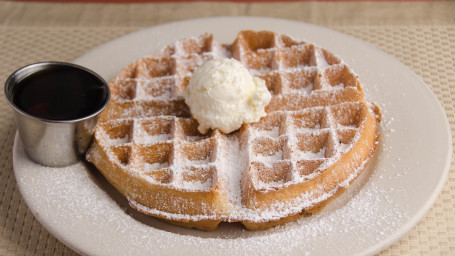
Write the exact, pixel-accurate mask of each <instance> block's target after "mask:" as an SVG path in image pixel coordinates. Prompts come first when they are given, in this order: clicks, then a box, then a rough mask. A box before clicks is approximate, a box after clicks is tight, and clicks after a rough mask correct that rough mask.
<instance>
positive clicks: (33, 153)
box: [4, 62, 110, 167]
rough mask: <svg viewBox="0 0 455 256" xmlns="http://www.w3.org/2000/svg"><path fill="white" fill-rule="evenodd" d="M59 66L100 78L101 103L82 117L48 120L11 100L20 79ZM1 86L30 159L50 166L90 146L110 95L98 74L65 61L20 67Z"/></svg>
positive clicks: (79, 154)
mask: <svg viewBox="0 0 455 256" xmlns="http://www.w3.org/2000/svg"><path fill="white" fill-rule="evenodd" d="M58 67H65V68H71V69H73V68H74V69H78V70H79V71H82V72H87V73H88V74H90V75H92V76H93V78H95V80H97V81H99V85H100V86H102V87H103V97H104V98H103V99H102V102H101V101H100V105H99V106H100V107H99V108H98V109H94V110H93V112H92V113H90V114H88V115H86V116H83V117H81V118H77V119H69V120H50V119H45V118H41V117H38V116H34V115H31V114H28V113H27V112H25V111H24V110H22V109H21V108H19V107H18V106H17V105H16V104H15V103H14V102H13V97H14V92H15V90H16V89H17V86H20V82H21V81H22V80H24V79H25V78H27V77H29V76H31V75H35V74H36V73H37V72H40V71H43V70H46V69H52V70H54V69H56V68H58ZM57 72H58V71H57ZM81 86H83V85H81ZM4 90H5V91H4V92H5V97H6V100H7V102H8V103H9V104H10V106H11V107H12V109H13V110H14V117H15V120H16V124H17V128H18V131H19V136H20V138H21V140H22V143H23V146H24V150H25V153H26V154H27V155H28V157H30V158H31V159H32V160H33V161H35V162H37V163H39V164H42V165H45V166H49V167H64V166H68V165H71V164H74V163H76V162H78V161H79V160H80V159H81V158H82V157H83V156H84V154H85V152H86V151H87V149H88V147H89V146H90V142H91V140H92V138H93V134H94V131H95V126H96V123H97V121H98V119H99V117H100V114H101V112H102V111H103V110H104V109H105V107H106V106H107V104H108V103H109V99H110V91H109V87H108V85H107V83H106V81H105V80H104V79H103V78H102V77H101V76H99V75H98V74H96V73H95V72H93V71H92V70H89V69H87V68H85V67H82V66H79V65H76V64H72V63H65V62H40V63H35V64H30V65H27V66H25V67H22V68H20V69H18V70H16V71H15V72H14V73H12V74H11V75H10V76H9V77H8V79H7V80H6V82H5V87H4Z"/></svg>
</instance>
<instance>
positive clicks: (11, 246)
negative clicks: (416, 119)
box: [0, 1, 455, 255]
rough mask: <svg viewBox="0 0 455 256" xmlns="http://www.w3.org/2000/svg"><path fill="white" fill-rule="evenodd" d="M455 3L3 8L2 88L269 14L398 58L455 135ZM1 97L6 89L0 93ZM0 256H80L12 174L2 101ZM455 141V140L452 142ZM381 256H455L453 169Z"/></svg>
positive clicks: (11, 130)
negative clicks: (48, 70) (174, 34)
mask: <svg viewBox="0 0 455 256" xmlns="http://www.w3.org/2000/svg"><path fill="white" fill-rule="evenodd" d="M454 14H455V2H449V1H420V2H409V1H407V2H389V1H387V2H356V1H354V2H353V1H347V2H340V1H336V2H329V1H327V2H312V1H305V2H282V3H265V2H263V3H233V2H178V3H177V2H176V3H140V4H139V3H138V4H99V3H98V4H97V3H92V4H88V3H50V2H48V3H35V2H1V1H0V59H1V60H2V61H1V62H0V81H2V82H4V81H5V80H6V78H7V76H8V75H9V74H10V73H12V72H13V71H14V70H16V69H17V68H19V67H21V66H24V65H26V64H29V63H33V62H39V61H48V60H56V61H72V60H74V59H75V58H76V57H78V56H80V55H82V54H83V53H85V52H86V51H88V50H90V49H91V48H93V47H95V46H97V45H100V44H103V43H105V42H108V41H110V40H112V39H115V38H117V37H120V36H122V35H125V34H127V33H130V32H133V31H137V30H139V29H141V28H145V27H150V26H154V25H158V24H163V23H166V22H171V21H177V20H184V19H190V18H199V17H213V16H240V15H241V16H265V17H276V18H286V19H291V20H297V21H303V22H308V23H313V24H318V25H322V26H326V27H328V28H331V29H334V30H338V31H340V32H343V33H346V34H349V35H352V36H354V37H357V38H360V39H362V40H364V41H366V42H369V43H371V44H373V45H375V46H376V47H378V48H380V49H381V50H383V51H385V52H387V53H389V54H391V55H393V56H395V57H396V58H398V59H399V60H400V61H401V62H402V63H404V64H405V65H407V66H408V67H409V68H411V69H412V70H413V71H414V72H415V73H416V74H417V75H419V76H420V77H421V78H422V79H423V80H424V81H425V83H426V84H427V85H428V86H429V87H430V89H431V90H432V91H433V92H434V94H435V95H436V96H437V97H438V99H439V101H440V102H441V104H442V106H443V107H444V109H445V111H446V114H447V117H448V120H449V123H450V127H451V130H452V134H455V132H454V131H455V110H454V107H455V99H454V97H455V15H454ZM0 93H1V94H3V90H1V92H0ZM0 101H1V103H0V120H1V122H0V142H1V144H0V145H1V148H0V195H1V196H0V255H25V254H27V255H43V254H44V255H73V254H74V255H76V253H75V252H73V251H72V250H71V249H69V248H67V247H66V246H65V245H63V244H62V243H61V242H59V241H58V240H57V239H56V238H54V237H53V236H52V235H51V234H49V233H48V232H47V231H46V230H45V229H44V228H43V227H42V226H41V224H40V223H39V222H38V221H37V220H36V219H35V218H34V217H33V215H32V214H31V212H30V211H29V210H28V208H27V206H26V204H25V203H24V201H23V199H22V198H21V195H20V193H19V191H18V188H17V185H16V181H15V178H14V172H13V167H12V150H11V149H12V145H13V138H14V134H15V132H16V125H15V123H14V118H13V115H12V111H11V110H10V108H9V106H8V104H7V103H6V102H5V99H4V97H3V96H1V97H0ZM453 141H455V140H453ZM381 254H383V255H416V254H426V255H433V254H437V255H453V254H455V166H454V164H453V163H452V165H451V168H450V173H449V178H448V180H447V183H446V185H445V186H444V189H443V191H442V193H441V194H440V195H439V197H438V199H437V200H436V202H435V204H434V206H433V207H432V208H431V209H430V211H429V212H428V213H427V215H426V216H425V218H424V219H422V220H421V221H420V222H419V223H418V224H417V225H416V226H415V227H414V228H413V229H412V230H411V231H410V232H409V233H408V234H406V235H405V236H404V237H402V238H401V239H400V240H399V241H398V242H396V243H395V244H393V245H392V246H391V247H389V248H387V249H385V250H384V251H382V252H381Z"/></svg>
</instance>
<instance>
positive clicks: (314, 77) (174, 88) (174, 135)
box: [95, 31, 368, 193]
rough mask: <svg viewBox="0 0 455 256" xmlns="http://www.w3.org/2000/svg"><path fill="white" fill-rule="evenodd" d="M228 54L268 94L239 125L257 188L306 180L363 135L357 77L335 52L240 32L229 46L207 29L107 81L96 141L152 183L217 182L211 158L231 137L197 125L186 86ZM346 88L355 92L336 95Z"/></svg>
mask: <svg viewBox="0 0 455 256" xmlns="http://www.w3.org/2000/svg"><path fill="white" fill-rule="evenodd" d="M230 49H232V54H231V52H230ZM231 55H232V56H233V57H234V58H237V59H238V60H240V61H241V62H242V63H244V65H245V66H246V67H247V68H249V69H250V71H251V72H252V73H254V74H256V75H259V76H262V77H263V78H264V79H265V81H266V85H267V86H268V88H269V90H270V91H272V93H273V97H272V102H271V104H270V106H269V107H268V108H267V112H268V113H269V115H268V117H266V118H264V119H262V120H261V121H260V122H258V123H256V124H252V125H246V128H245V129H242V131H241V132H240V134H239V135H237V133H235V136H239V138H240V141H242V142H246V143H243V144H242V146H243V150H244V149H245V148H246V152H248V158H247V161H248V163H247V165H246V170H245V172H249V173H250V177H251V180H250V181H249V182H252V184H253V187H254V189H255V190H265V191H267V190H270V189H279V188H284V187H286V186H288V185H291V184H297V183H301V182H304V181H306V180H310V179H312V178H314V177H315V176H317V174H318V170H320V169H321V170H323V169H326V168H328V167H330V166H331V164H333V163H335V162H336V161H337V158H339V156H340V154H343V153H345V152H346V149H347V148H349V147H350V145H352V144H354V143H355V141H356V139H358V138H359V134H358V130H359V129H360V127H361V126H362V124H361V123H362V120H359V119H362V118H364V117H365V116H366V114H367V113H366V112H365V111H368V110H366V109H365V107H363V103H362V101H363V94H362V93H361V90H360V86H359V84H358V80H357V76H356V75H355V74H353V73H352V72H351V71H350V70H349V68H348V67H347V66H345V65H344V64H343V63H342V61H341V59H340V58H339V57H337V56H335V55H333V54H332V53H330V52H328V51H326V50H325V49H321V48H319V47H316V46H314V45H313V44H308V43H306V42H303V41H296V40H294V39H292V38H291V37H289V36H287V35H280V34H277V33H273V32H267V31H263V32H253V31H243V32H241V33H240V34H239V36H238V37H237V39H236V41H235V42H234V43H233V45H232V47H231V46H221V45H220V44H219V43H217V42H216V41H215V40H214V38H213V36H212V35H210V34H204V35H202V36H199V37H197V38H196V37H190V38H185V39H182V40H179V41H177V42H176V43H175V44H173V45H170V46H168V47H166V48H165V49H164V50H162V52H161V53H158V54H157V55H154V56H150V57H144V58H141V59H139V60H138V61H137V62H136V63H135V64H132V65H130V66H129V67H127V68H126V69H124V70H123V71H121V73H120V74H119V75H118V76H117V78H116V79H114V81H113V82H111V83H110V87H111V88H112V98H113V102H112V103H111V106H110V107H109V109H108V110H107V114H106V116H108V118H102V120H100V121H101V122H104V123H103V124H102V125H101V130H102V132H101V134H103V135H104V136H102V137H100V136H99V135H98V134H99V133H100V132H97V133H96V134H95V136H96V138H98V140H100V143H101V146H102V147H107V149H106V152H108V153H107V154H108V155H109V156H111V155H113V157H114V159H115V161H116V162H118V163H120V165H121V166H122V168H126V169H131V170H134V171H136V172H139V173H142V174H144V175H145V176H147V178H148V180H149V181H150V182H151V183H153V184H157V185H161V186H166V187H169V188H173V189H177V190H182V191H185V190H186V191H191V190H192V191H195V192H196V191H197V192H199V191H210V190H211V189H214V188H215V187H218V188H219V187H222V186H223V185H222V184H220V185H219V186H217V178H218V177H219V176H220V175H218V171H219V169H220V168H223V166H222V165H221V164H220V163H221V162H222V160H220V161H217V158H218V159H219V158H221V157H222V156H223V155H225V153H224V152H223V147H221V146H220V145H219V144H220V143H222V140H223V139H225V140H227V138H225V137H226V136H225V135H223V134H221V133H220V132H219V131H218V130H215V131H214V132H212V133H211V134H210V135H201V134H200V133H199V132H197V129H196V128H197V122H196V121H195V120H193V119H191V118H190V117H189V114H188V110H187V109H186V108H187V107H186V105H185V104H184V102H183V99H182V94H183V90H184V89H185V87H186V86H187V82H188V78H189V77H190V76H191V73H192V72H193V70H194V69H195V68H196V67H197V66H198V65H200V64H202V63H203V62H204V61H207V60H210V59H212V58H216V57H218V56H220V57H227V56H231ZM345 91H349V92H353V93H355V94H357V95H358V96H359V97H358V98H354V99H352V98H349V97H348V98H342V99H337V96H338V95H339V94H342V93H343V92H345ZM318 97H319V98H318ZM356 100H359V102H355V101H356ZM295 102H297V105H296V104H295ZM302 102H303V103H305V102H310V103H309V104H307V105H300V104H301V103H302ZM332 104H334V105H332ZM163 106H164V107H163ZM360 110H363V111H360ZM117 118H120V121H119V119H117ZM124 118H128V119H124ZM136 118H140V119H136ZM112 120H114V121H112ZM249 126H251V128H248V127H249ZM270 130H275V131H278V132H277V134H274V133H276V132H269V131H270ZM258 134H259V135H262V136H257V135H258ZM264 135H265V136H264ZM270 135H274V136H270ZM189 138H191V139H189ZM220 156H221V157H220ZM220 165H221V166H220ZM237 171H239V170H237ZM240 171H242V170H240ZM198 178H199V179H201V180H198ZM228 193H229V192H228Z"/></svg>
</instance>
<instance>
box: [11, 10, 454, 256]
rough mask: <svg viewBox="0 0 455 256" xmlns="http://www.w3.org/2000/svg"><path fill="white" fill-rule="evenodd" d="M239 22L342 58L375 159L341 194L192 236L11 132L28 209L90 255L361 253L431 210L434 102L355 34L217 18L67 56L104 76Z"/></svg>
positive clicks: (436, 127) (437, 144)
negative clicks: (373, 124)
mask: <svg viewBox="0 0 455 256" xmlns="http://www.w3.org/2000/svg"><path fill="white" fill-rule="evenodd" d="M242 29H254V30H272V31H276V32H280V33H285V34H289V35H292V36H293V37H295V38H298V39H303V40H306V41H309V42H313V43H315V44H317V45H319V46H322V47H324V48H327V49H329V50H330V51H332V52H333V53H335V54H337V55H339V56H341V57H342V58H343V59H344V61H345V62H346V63H347V64H348V65H349V66H350V67H352V68H353V69H354V71H355V72H356V73H357V74H358V75H359V77H360V81H361V83H362V85H363V88H364V90H365V94H366V96H367V98H368V99H369V100H370V101H373V102H375V103H377V104H378V105H379V106H380V108H381V110H382V113H383V121H382V123H381V128H380V130H381V134H382V138H381V142H380V145H379V148H378V150H377V153H376V155H375V158H374V159H373V160H372V161H371V163H370V165H369V166H368V168H367V169H366V170H365V171H364V173H363V174H362V175H361V177H359V179H357V180H356V182H354V184H353V186H351V187H350V188H349V189H348V190H347V192H346V193H344V194H343V195H342V196H341V197H339V198H337V199H336V200H334V201H333V202H332V203H330V204H329V206H328V207H326V208H325V209H324V210H323V211H322V212H320V213H319V214H316V215H314V216H311V217H305V218H302V219H300V220H298V221H296V222H292V223H289V224H287V225H284V226H281V227H277V228H274V229H270V230H266V231H259V232H250V231H244V230H243V229H242V227H241V225H240V224H222V225H221V226H220V228H219V229H218V230H217V231H214V232H202V231H197V230H187V229H183V228H179V227H174V226H171V225H168V224H166V223H164V222H161V221H159V220H156V219H154V218H152V217H149V216H145V215H142V214H140V213H137V212H136V211H134V210H132V209H131V208H130V207H129V206H128V203H127V202H126V200H125V199H123V198H122V197H121V196H120V194H119V193H118V192H116V190H115V189H114V188H113V187H112V186H111V185H110V184H108V183H107V182H106V180H105V179H104V178H103V177H102V176H101V175H100V174H99V173H98V172H97V170H96V169H95V168H93V166H91V165H89V164H87V163H85V162H80V163H77V164H75V165H72V166H69V167H66V168H46V167H42V166H39V165H37V164H34V163H33V162H31V161H30V160H29V159H28V158H27V157H26V155H25V154H24V151H23V148H22V144H21V142H20V139H18V137H16V140H15V144H14V149H13V150H14V154H13V156H14V157H13V161H14V171H15V175H16V179H17V182H18V185H19V189H20V191H21V193H22V196H23V198H24V199H25V201H26V203H27V205H28V207H29V208H30V210H31V211H32V212H33V214H34V215H35V216H36V218H37V219H38V220H39V221H40V222H41V223H42V224H43V226H44V227H45V228H46V229H47V230H48V231H49V232H50V233H52V234H53V235H54V236H55V237H57V239H59V240H60V241H62V242H63V243H65V244H66V245H67V246H69V247H70V248H72V249H74V250H75V251H77V252H79V253H82V254H88V255H145V254H170V255H173V254H176V255H178V254H180V255H181V254H182V253H183V254H185V255H223V254H226V255H265V254H267V255H269V254H283V253H286V254H288V255H368V254H373V253H377V252H379V251H380V250H382V249H384V248H386V247H388V246H389V245H391V244H392V243H393V242H395V241H397V240H398V239H399V238H400V237H401V236H403V235H405V234H406V232H408V231H409V230H410V229H411V228H412V227H413V226H414V225H415V224H416V223H417V222H418V221H419V220H420V219H421V218H422V217H423V216H424V215H425V213H426V212H427V211H428V209H430V207H431V205H432V204H433V203H434V201H435V200H436V198H437V196H438V194H439V192H440V191H441V189H442V187H443V185H444V183H445V181H446V178H447V174H448V170H449V165H450V162H451V152H452V149H451V136H450V129H449V125H448V121H447V119H446V116H445V113H444V110H443V109H442V107H441V105H440V104H439V102H438V101H437V99H436V97H435V96H434V95H433V94H432V92H431V91H430V90H429V88H428V86H427V85H425V83H424V82H423V81H422V80H421V79H420V78H418V77H417V76H416V75H415V74H414V73H413V72H412V71H411V70H410V69H409V68H407V67H406V66H404V65H403V64H401V63H400V62H399V61H397V60H396V59H395V58H393V57H391V56H389V55H387V54H385V53H384V52H382V51H380V50H377V49H376V48H374V47H373V46H371V45H369V44H367V43H365V42H362V41H360V40H358V39H355V38H353V37H350V36H347V35H344V34H341V33H338V32H335V31H332V30H329V29H326V28H323V27H318V26H314V25H309V24H305V23H301V22H295V21H288V20H279V19H270V18H255V17H219V18H206V19H196V20H187V21H181V22H175V23H168V24H164V25H160V26H156V27H152V28H148V29H144V30H141V31H138V32H135V33H132V34H129V35H126V36H124V37H121V38H119V39H116V40H114V41H111V42H109V43H106V44H104V45H102V46H99V47H97V48H95V49H93V50H91V51H89V52H87V53H86V54H85V55H83V56H81V57H80V58H78V59H77V60H75V62H76V63H78V64H80V65H83V66H86V67H88V68H91V69H93V70H95V71H96V72H98V73H99V74H101V75H102V76H103V77H104V78H105V79H106V80H110V79H112V78H113V77H114V76H115V74H116V73H117V72H118V71H119V70H120V69H121V68H122V67H123V66H125V65H127V64H128V63H131V62H132V61H134V60H136V59H138V58H139V57H141V56H143V55H146V54H151V53H154V52H156V51H157V50H159V49H160V48H162V47H163V46H165V45H167V44H168V43H171V42H173V41H175V40H177V39H180V38H182V37H185V36H190V35H199V34H202V33H204V32H211V33H213V34H214V35H215V38H217V39H218V41H220V42H222V43H230V42H232V41H233V40H234V38H235V36H236V34H237V33H238V31H240V30H242Z"/></svg>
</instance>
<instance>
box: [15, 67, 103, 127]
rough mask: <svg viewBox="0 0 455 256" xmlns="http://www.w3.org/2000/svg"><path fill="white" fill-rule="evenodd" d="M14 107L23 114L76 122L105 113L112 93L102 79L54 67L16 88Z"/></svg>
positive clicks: (68, 68)
mask: <svg viewBox="0 0 455 256" xmlns="http://www.w3.org/2000/svg"><path fill="white" fill-rule="evenodd" d="M14 88H15V89H14V91H13V95H12V96H13V97H12V100H13V103H14V104H15V105H16V106H17V107H18V108H19V109H21V110H22V111H24V112H26V113H28V114H30V115H32V116H35V117H38V118H43V119H48V120H74V119H79V118H83V117H86V116H89V115H91V114H93V113H95V112H97V111H98V110H99V109H101V108H102V107H103V106H104V105H105V104H106V101H107V100H108V97H109V92H108V90H109V89H108V88H107V86H106V85H105V82H104V81H103V80H102V78H100V77H98V76H97V75H94V74H92V73H90V72H87V71H86V70H84V69H80V68H75V67H72V66H61V65H59V66H50V67H48V68H46V69H42V70H39V71H37V72H35V73H33V74H31V75H29V76H27V77H25V78H24V79H22V80H21V81H19V82H18V84H16V86H15V87H14Z"/></svg>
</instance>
